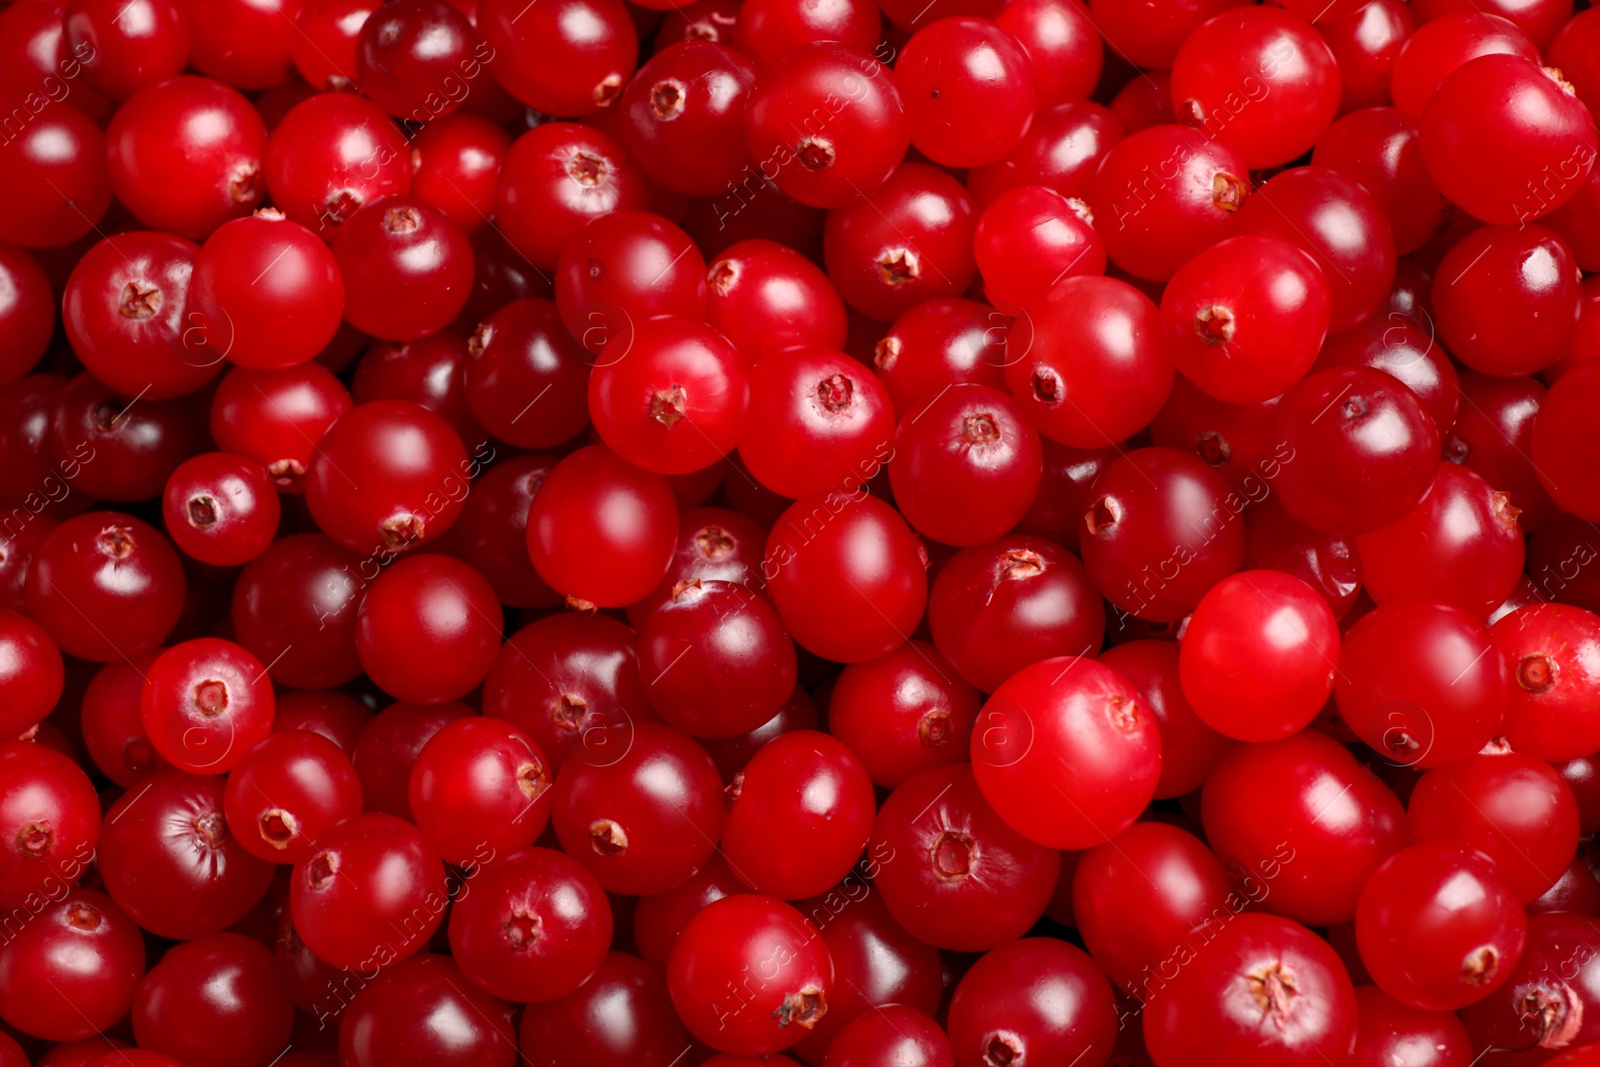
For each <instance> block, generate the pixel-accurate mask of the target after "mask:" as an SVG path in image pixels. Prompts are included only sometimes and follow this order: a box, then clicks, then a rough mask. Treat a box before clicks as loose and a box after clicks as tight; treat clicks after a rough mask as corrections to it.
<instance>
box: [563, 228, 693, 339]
mask: <svg viewBox="0 0 1600 1067" xmlns="http://www.w3.org/2000/svg"><path fill="white" fill-rule="evenodd" d="M555 288H556V307H557V308H558V309H560V312H561V321H562V322H563V323H565V324H566V327H567V332H568V333H570V334H572V336H573V337H575V338H577V339H578V340H579V341H580V342H582V344H583V346H584V347H585V348H587V349H588V350H589V351H590V352H592V353H594V354H595V355H596V356H597V357H599V358H598V360H597V363H598V364H599V365H609V364H613V363H616V362H619V361H621V360H623V359H625V358H626V357H627V356H628V355H630V354H631V352H632V349H633V346H634V331H635V329H636V328H637V327H638V326H640V325H642V324H643V323H644V322H645V320H647V319H650V318H653V317H655V316H657V315H681V316H684V317H686V318H698V317H700V315H701V314H702V313H703V311H704V309H705V302H706V264H705V259H704V258H702V257H701V255H700V252H699V250H698V249H696V248H695V245H694V242H693V241H691V240H690V239H689V235H688V234H686V233H684V232H683V230H681V229H679V228H678V227H677V226H675V225H673V224H672V223H671V222H668V221H667V220H666V219H664V218H662V217H661V216H659V215H653V214H651V213H649V212H647V211H613V212H611V213H610V214H608V215H603V216H601V217H599V218H596V219H592V220H591V221H590V222H589V223H588V224H587V225H586V226H584V228H583V229H582V230H581V231H580V232H579V233H578V234H576V235H575V236H574V237H573V238H572V240H571V241H569V242H568V243H567V245H566V247H565V248H564V249H563V250H562V252H561V259H560V261H559V262H558V263H557V264H556V273H555Z"/></svg>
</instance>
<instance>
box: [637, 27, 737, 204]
mask: <svg viewBox="0 0 1600 1067" xmlns="http://www.w3.org/2000/svg"><path fill="white" fill-rule="evenodd" d="M755 77H756V68H755V66H754V65H753V64H752V63H751V62H750V60H749V59H747V58H746V57H745V56H743V55H741V54H739V53H738V52H734V51H731V50H729V49H728V48H725V47H723V46H722V45H718V44H714V43H712V42H710V41H685V42H683V43H682V44H678V45H674V46H672V47H670V48H667V49H663V50H662V51H661V52H659V53H657V55H656V56H655V58H653V59H651V60H650V61H649V62H647V63H645V64H644V65H643V66H642V67H640V68H639V70H638V72H637V73H636V74H634V76H633V78H632V80H631V81H629V83H628V87H627V89H626V90H625V91H624V92H623V94H622V100H621V104H620V107H621V110H622V114H621V118H622V136H623V142H624V143H625V144H626V145H627V147H628V151H629V153H631V154H632V156H633V157H634V158H635V159H636V160H638V162H639V166H640V167H641V168H643V170H644V172H645V173H646V174H647V175H649V177H650V178H651V180H652V181H655V182H657V183H658V184H660V185H661V186H663V187H665V188H667V189H670V190H672V191H673V192H677V193H683V194H684V195H686V196H712V195H715V194H717V193H720V192H722V191H723V190H724V189H725V188H727V187H729V186H731V185H732V183H733V182H734V181H735V180H736V179H738V178H739V176H740V175H741V174H743V173H745V172H747V171H748V170H749V169H750V166H751V162H752V161H751V158H750V152H749V150H748V149H747V148H746V146H745V140H744V132H743V126H742V117H743V114H744V107H745V101H746V99H747V97H748V96H749V95H750V92H751V89H752V87H753V86H754V84H755Z"/></svg>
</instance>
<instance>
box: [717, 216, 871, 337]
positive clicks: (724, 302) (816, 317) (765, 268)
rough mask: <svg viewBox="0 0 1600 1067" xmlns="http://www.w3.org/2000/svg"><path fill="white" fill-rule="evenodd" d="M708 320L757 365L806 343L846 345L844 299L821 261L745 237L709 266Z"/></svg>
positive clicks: (782, 246) (772, 242)
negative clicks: (762, 359)
mask: <svg viewBox="0 0 1600 1067" xmlns="http://www.w3.org/2000/svg"><path fill="white" fill-rule="evenodd" d="M706 282H707V305H706V321H708V322H709V323H710V324H711V325H712V326H715V327H716V328H717V329H718V330H720V331H722V333H723V334H724V335H725V336H726V337H727V338H728V340H729V341H732V342H733V346H734V348H736V349H738V350H739V353H740V354H741V355H742V356H744V357H745V360H746V361H747V362H749V363H751V364H755V362H756V361H757V359H758V358H759V357H761V356H763V355H766V354H767V353H769V352H776V351H779V350H782V349H787V348H796V347H799V346H802V345H807V346H809V345H817V346H820V347H823V348H834V349H837V348H842V347H843V346H844V342H845V312H844V303H843V302H842V301H841V300H840V299H839V294H838V292H837V290H835V289H834V288H833V285H832V284H831V283H830V282H829V281H828V277H827V275H825V274H823V273H822V271H821V270H819V269H818V268H817V267H816V265H815V264H813V263H812V262H811V261H810V260H808V259H806V258H805V257H804V256H802V255H800V254H799V253H797V252H795V251H794V250H793V249H791V248H787V247H785V246H784V245H780V244H778V243H776V242H774V241H763V240H754V241H740V242H738V243H737V244H734V245H731V246H729V247H728V248H726V249H724V250H723V251H722V253H721V254H720V255H718V256H717V257H716V258H715V259H713V260H712V261H711V265H710V267H709V268H707V270H706Z"/></svg>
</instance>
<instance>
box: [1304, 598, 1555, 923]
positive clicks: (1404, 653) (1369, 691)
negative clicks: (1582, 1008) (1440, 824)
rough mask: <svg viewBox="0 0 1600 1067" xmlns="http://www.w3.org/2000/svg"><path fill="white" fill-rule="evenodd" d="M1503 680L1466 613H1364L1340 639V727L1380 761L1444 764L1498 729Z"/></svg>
mask: <svg viewBox="0 0 1600 1067" xmlns="http://www.w3.org/2000/svg"><path fill="white" fill-rule="evenodd" d="M1507 674H1508V671H1507V668H1506V664H1505V662H1504V660H1503V659H1502V658H1501V655H1500V653H1499V652H1498V651H1496V650H1495V648H1494V643H1493V638H1492V637H1491V636H1490V633H1489V630H1488V628H1487V627H1486V626H1484V625H1483V624H1482V623H1480V622H1478V621H1477V619H1476V618H1474V617H1473V616H1472V615H1469V614H1468V613H1467V612H1465V611H1462V610H1461V609H1460V608H1454V607H1449V606H1447V605H1443V604H1428V603H1426V602H1421V601H1405V600H1402V601H1398V602H1396V603H1393V604H1387V605H1385V606H1383V607H1381V608H1378V609H1376V610H1374V611H1372V612H1369V613H1368V614H1366V615H1364V616H1362V618H1361V619H1360V621H1358V622H1357V623H1356V625H1355V626H1354V627H1353V628H1351V630H1350V632H1349V633H1348V634H1347V635H1346V636H1345V640H1344V647H1343V649H1342V651H1341V654H1340V657H1339V674H1338V677H1337V680H1336V681H1335V683H1334V695H1335V697H1336V698H1337V700H1338V707H1339V714H1340V716H1341V717H1342V718H1343V719H1344V721H1345V722H1346V723H1348V724H1349V725H1350V728H1351V729H1352V730H1354V731H1355V732H1356V734H1358V735H1359V736H1360V737H1361V739H1362V740H1363V741H1365V742H1366V743H1367V744H1368V745H1369V746H1371V747H1372V748H1373V750H1375V751H1376V752H1378V753H1380V754H1382V755H1383V756H1384V757H1385V758H1386V759H1388V760H1390V761H1392V762H1395V763H1399V764H1402V765H1404V766H1408V767H1444V766H1449V765H1451V764H1453V763H1459V762H1460V761H1461V760H1464V759H1467V758H1469V757H1471V756H1472V755H1473V754H1474V753H1475V752H1477V751H1478V750H1479V749H1481V748H1482V747H1483V746H1484V744H1485V743H1487V742H1488V741H1489V739H1490V738H1492V737H1494V736H1496V734H1497V733H1498V732H1499V730H1500V723H1501V717H1502V716H1503V714H1504V711H1505V707H1506V703H1507V695H1508V693H1507V685H1508V678H1507ZM1541 892H1542V890H1541Z"/></svg>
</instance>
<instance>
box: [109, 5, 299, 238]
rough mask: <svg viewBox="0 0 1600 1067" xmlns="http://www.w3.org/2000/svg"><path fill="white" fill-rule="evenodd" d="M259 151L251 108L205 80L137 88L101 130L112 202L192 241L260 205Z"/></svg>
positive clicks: (259, 133) (261, 139)
mask: <svg viewBox="0 0 1600 1067" xmlns="http://www.w3.org/2000/svg"><path fill="white" fill-rule="evenodd" d="M130 18H131V16H130ZM266 151H267V131H266V127H265V126H264V125H263V124H262V122H261V117H260V115H258V114H257V113H256V111H255V109H254V108H253V107H251V105H250V102H249V101H248V100H246V99H245V97H244V95H243V94H241V93H240V92H238V91H237V90H236V89H232V88H230V87H228V86H226V85H224V84H222V83H221V82H217V81H212V80H210V79H209V78H196V77H193V76H183V77H177V78H168V79H165V80H163V81H160V82H157V83H155V84H153V85H151V86H149V87H147V88H145V89H142V90H140V91H139V92H138V93H137V94H135V95H134V96H133V98H132V99H130V100H129V101H128V102H127V103H126V104H124V105H123V106H122V107H121V108H119V109H118V110H117V113H116V115H115V117H113V118H112V120H111V125H110V126H109V127H108V128H107V130H106V162H107V173H108V174H109V175H110V178H111V189H112V191H113V192H114V193H116V195H117V199H118V200H120V201H122V203H123V204H125V205H126V206H127V207H128V210H130V211H132V212H133V214H134V216H135V217H137V218H138V219H139V221H140V222H142V223H144V224H145V225H146V226H147V227H149V228H150V229H152V230H160V231H162V232H165V233H174V234H178V235H180V236H183V237H189V238H192V239H194V240H197V241H198V240H203V239H205V237H206V236H208V235H209V234H210V233H212V231H214V230H216V229H217V227H219V226H221V225H222V224H223V223H225V222H228V221H230V220H232V219H237V218H240V217H242V216H245V215H248V214H249V213H250V212H252V211H254V210H255V209H256V208H257V207H258V206H259V205H260V204H261V201H262V197H263V195H264V194H265V192H266V183H265V182H264V181H263V180H262V177H261V169H262V161H263V159H264V158H265V156H266Z"/></svg>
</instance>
